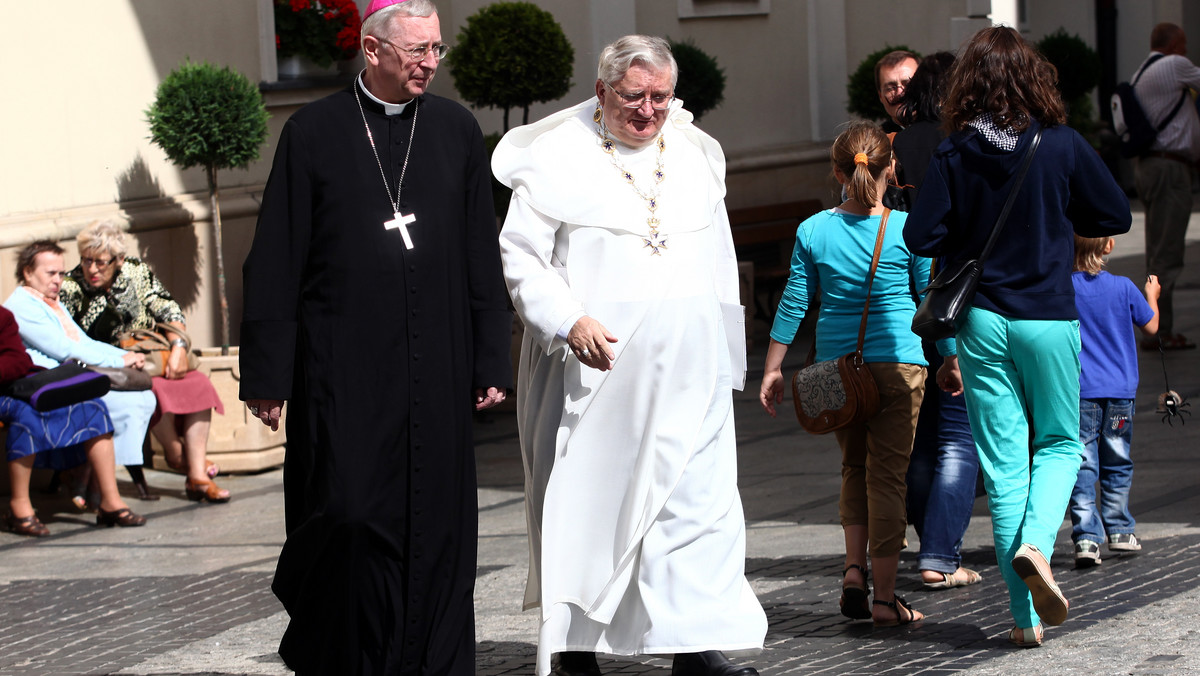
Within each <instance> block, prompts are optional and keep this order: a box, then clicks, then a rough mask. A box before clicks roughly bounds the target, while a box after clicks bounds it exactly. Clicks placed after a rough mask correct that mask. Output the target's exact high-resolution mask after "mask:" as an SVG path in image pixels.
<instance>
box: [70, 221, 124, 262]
mask: <svg viewBox="0 0 1200 676" xmlns="http://www.w3.org/2000/svg"><path fill="white" fill-rule="evenodd" d="M75 246H76V247H77V248H78V249H79V255H80V257H83V256H87V255H88V254H105V253H106V254H108V255H110V256H112V257H113V258H124V257H125V253H126V248H125V233H123V232H121V229H120V228H118V227H117V226H116V224H114V223H113V222H111V221H93V222H92V223H90V224H89V225H88V226H87V227H86V228H84V229H83V230H82V231H81V232H80V233H79V234H78V235H76V236H75Z"/></svg>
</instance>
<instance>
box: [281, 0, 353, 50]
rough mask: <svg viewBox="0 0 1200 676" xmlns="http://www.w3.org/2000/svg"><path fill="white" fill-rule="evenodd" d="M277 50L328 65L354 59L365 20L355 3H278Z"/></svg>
mask: <svg viewBox="0 0 1200 676" xmlns="http://www.w3.org/2000/svg"><path fill="white" fill-rule="evenodd" d="M274 4H275V30H276V34H277V37H276V43H275V46H276V51H277V53H278V54H279V56H292V55H300V56H304V57H307V58H309V59H310V60H312V61H314V62H316V63H318V64H321V65H327V64H329V63H331V62H333V61H338V60H341V59H349V58H353V57H354V55H355V54H357V53H358V50H359V41H358V37H359V31H360V30H361V26H362V21H361V19H360V18H359V15H358V6H357V5H356V4H355V3H354V0H274Z"/></svg>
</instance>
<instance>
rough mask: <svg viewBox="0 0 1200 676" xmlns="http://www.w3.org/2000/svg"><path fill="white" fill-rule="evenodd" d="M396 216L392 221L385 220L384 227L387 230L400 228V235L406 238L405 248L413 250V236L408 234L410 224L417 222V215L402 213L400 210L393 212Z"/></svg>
mask: <svg viewBox="0 0 1200 676" xmlns="http://www.w3.org/2000/svg"><path fill="white" fill-rule="evenodd" d="M393 216H395V218H393V219H392V220H390V221H384V222H383V227H384V229H385V230H399V231H400V237H401V238H403V239H404V248H405V249H409V250H411V249H412V248H413V243H412V237H411V236H410V235H409V234H408V224H409V223H416V222H417V217H416V216H414V215H412V214H408V215H406V216H405V215H401V214H400V212H399V211H397V212H396V213H395V214H393Z"/></svg>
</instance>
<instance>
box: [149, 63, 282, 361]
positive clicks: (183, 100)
mask: <svg viewBox="0 0 1200 676" xmlns="http://www.w3.org/2000/svg"><path fill="white" fill-rule="evenodd" d="M268 118H269V115H268V114H267V109H266V106H264V105H263V100H262V94H260V93H259V91H258V87H256V86H254V83H252V82H250V80H249V79H248V78H247V77H246V76H245V75H242V74H241V73H239V72H237V71H234V70H232V69H230V68H229V67H225V68H218V67H216V66H214V65H212V64H209V63H192V62H191V61H186V62H184V64H183V65H181V66H180V67H179V68H177V69H176V70H174V71H171V73H169V74H168V75H167V77H166V78H164V79H163V81H162V84H160V85H159V86H158V92H157V94H156V96H155V100H154V103H153V104H151V106H150V108H149V109H148V110H147V111H146V119H147V121H148V122H149V123H150V140H151V141H152V142H153V143H154V144H155V145H157V146H158V147H160V148H162V149H163V152H165V153H166V155H167V158H168V159H169V160H171V162H172V163H174V164H175V165H177V166H179V167H180V168H182V169H189V168H191V167H197V166H199V167H204V171H205V176H206V177H207V179H208V191H209V200H210V202H211V203H212V213H213V235H214V240H215V242H214V244H215V247H214V248H215V250H216V258H217V261H216V262H217V284H218V292H219V295H220V300H221V339H222V341H221V347H222V354H228V351H229V299H228V297H227V295H226V293H225V260H224V256H223V254H222V251H221V208H220V203H219V200H218V191H217V170H218V169H234V168H237V169H243V168H245V167H246V166H248V165H249V164H250V163H251V162H253V161H255V160H257V159H258V157H259V149H260V148H261V147H262V144H263V142H264V141H266V139H267V119H268Z"/></svg>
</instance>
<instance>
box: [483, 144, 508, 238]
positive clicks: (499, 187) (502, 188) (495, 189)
mask: <svg viewBox="0 0 1200 676" xmlns="http://www.w3.org/2000/svg"><path fill="white" fill-rule="evenodd" d="M501 136H502V134H500V133H499V132H496V133H492V134H488V135H487V136H484V137H483V144H484V145H485V146H487V154H488V166H491V163H492V153H493V152H495V150H496V145H497V144H498V143H500V138H501ZM511 199H512V190H511V189H509V187H508V186H506V185H504V184H503V183H501V182H500V181H498V180H496V177H495V175H493V176H492V206H494V207H495V208H496V215H497V216H499V217H500V218H504V217H505V215H507V214H508V203H509V201H510V200H511Z"/></svg>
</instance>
